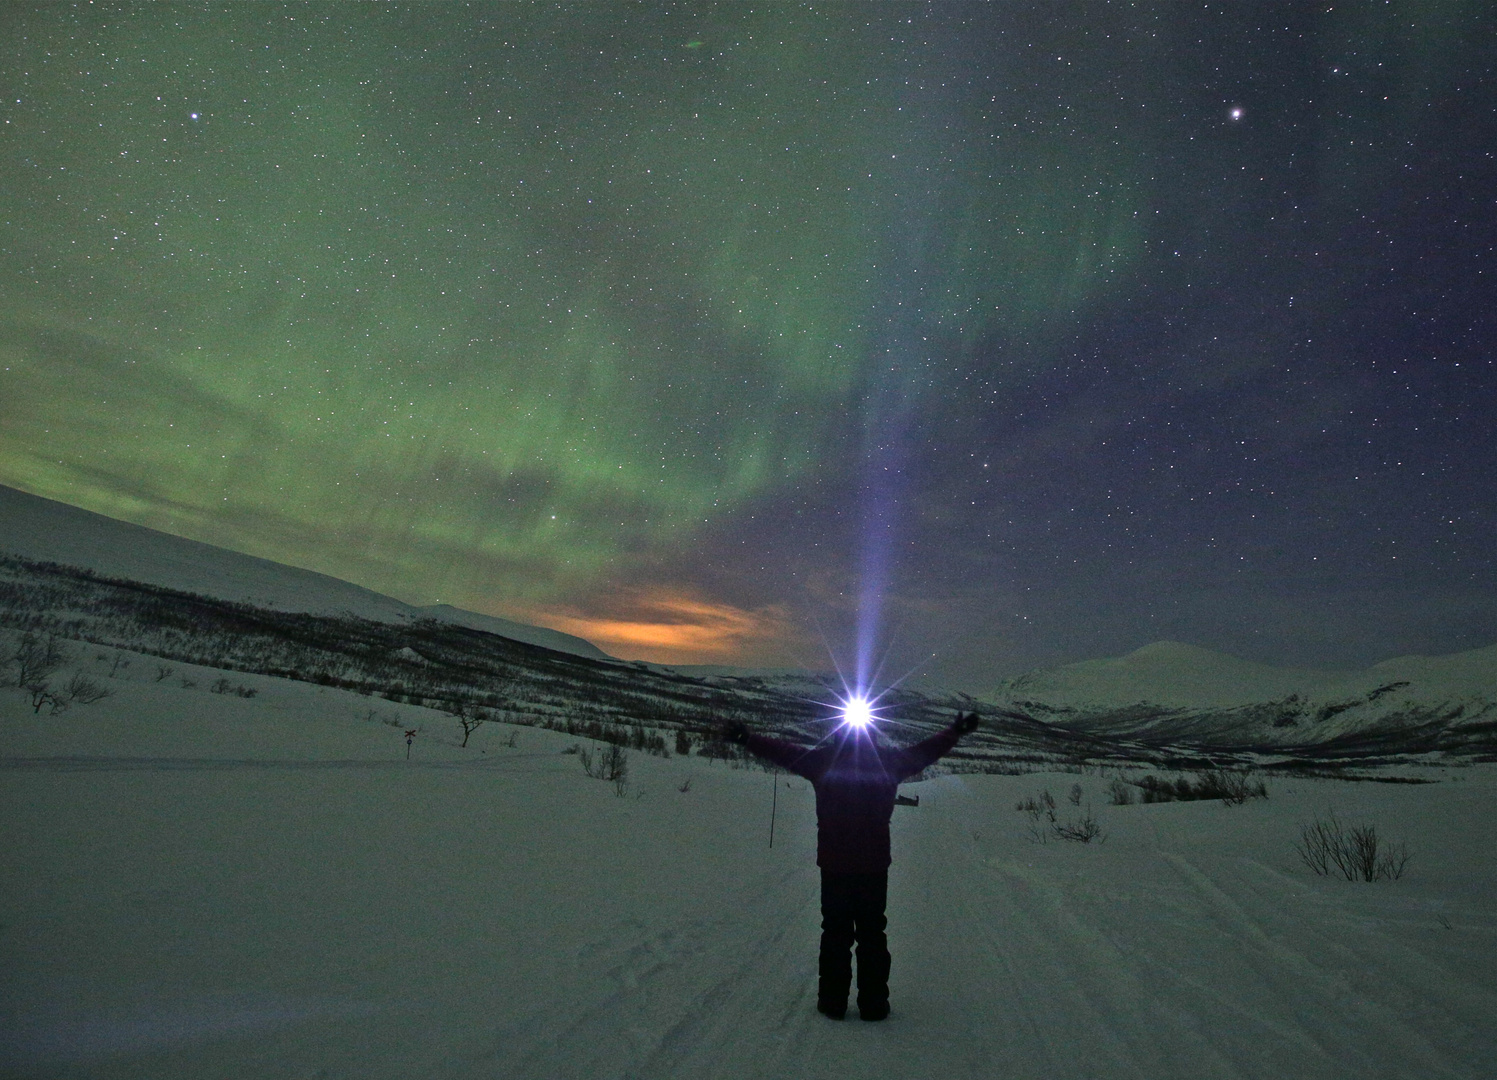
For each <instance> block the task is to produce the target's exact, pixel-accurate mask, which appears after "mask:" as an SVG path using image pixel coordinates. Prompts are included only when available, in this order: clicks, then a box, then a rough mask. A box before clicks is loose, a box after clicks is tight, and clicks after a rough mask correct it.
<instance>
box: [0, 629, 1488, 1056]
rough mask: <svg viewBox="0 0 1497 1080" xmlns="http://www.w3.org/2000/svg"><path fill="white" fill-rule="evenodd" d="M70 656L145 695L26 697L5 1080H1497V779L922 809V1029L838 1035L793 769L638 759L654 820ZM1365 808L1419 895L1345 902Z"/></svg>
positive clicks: (641, 787) (551, 756)
mask: <svg viewBox="0 0 1497 1080" xmlns="http://www.w3.org/2000/svg"><path fill="white" fill-rule="evenodd" d="M71 647H72V648H73V649H74V650H75V655H80V656H81V659H80V661H79V662H80V663H81V664H83V666H85V667H87V668H89V670H90V671H91V672H92V673H93V674H94V675H95V676H96V677H97V678H98V679H99V680H100V681H101V682H104V683H106V684H108V685H109V686H110V687H111V688H112V689H114V690H116V691H117V692H116V693H115V695H114V696H112V697H109V698H107V699H105V700H103V701H100V702H98V703H96V704H93V705H89V706H84V705H78V704H75V705H74V706H72V707H71V708H70V709H68V711H66V712H64V713H61V714H58V715H48V714H47V712H46V711H45V710H43V712H42V713H41V714H40V715H37V714H34V713H33V712H32V709H31V706H30V703H29V700H28V699H27V697H26V696H25V695H24V694H23V692H22V691H19V690H16V689H13V688H11V689H4V690H0V738H3V746H4V749H3V751H0V813H3V821H4V833H3V840H0V853H3V854H0V896H3V898H4V904H3V909H0V1072H3V1073H4V1074H5V1075H7V1076H17V1077H90V1078H110V1077H151V1078H162V1080H165V1078H173V1077H182V1078H191V1080H210V1078H216V1077H224V1078H236V1080H239V1078H244V1077H291V1078H310V1077H333V1078H342V1077H349V1078H353V1077H358V1078H383V1077H389V1078H392V1080H394V1078H400V1080H408V1078H414V1077H420V1078H433V1080H437V1078H480V1077H482V1078H490V1077H515V1078H521V1077H524V1078H533V1077H556V1078H568V1077H578V1078H600V1080H601V1078H610V1077H640V1078H650V1080H655V1078H667V1077H690V1078H692V1080H705V1078H711V1077H724V1078H726V1077H733V1078H743V1077H836V1078H839V1080H841V1078H848V1077H852V1078H863V1077H889V1078H894V1077H897V1078H900V1080H926V1078H930V1080H936V1078H942V1080H944V1078H949V1077H982V1078H991V1077H1005V1078H1007V1077H1033V1078H1036V1080H1040V1078H1043V1080H1055V1078H1057V1077H1083V1078H1089V1077H1096V1078H1107V1080H1114V1078H1121V1077H1146V1078H1148V1080H1161V1078H1169V1077H1182V1078H1183V1077H1191V1078H1196V1077H1264V1078H1275V1080H1278V1078H1283V1077H1296V1078H1315V1077H1346V1078H1351V1077H1357V1078H1365V1077H1388V1078H1399V1080H1404V1078H1410V1077H1420V1078H1423V1077H1469V1078H1489V1077H1491V1076H1493V1075H1494V1073H1493V1069H1494V1066H1493V1061H1494V1060H1497V843H1494V839H1493V835H1494V832H1493V826H1492V822H1493V820H1494V817H1497V814H1494V811H1497V770H1494V769H1493V767H1491V766H1473V767H1469V768H1452V769H1449V770H1444V771H1431V773H1430V775H1432V776H1437V777H1439V778H1440V781H1441V782H1439V783H1433V784H1423V785H1392V784H1373V783H1361V784H1352V783H1345V782H1335V781H1313V780H1280V779H1274V778H1269V781H1268V783H1269V790H1270V797H1269V798H1268V799H1267V800H1266V801H1264V800H1255V801H1251V802H1248V803H1247V804H1245V805H1242V806H1237V807H1227V806H1223V805H1222V804H1220V803H1217V802H1192V803H1167V804H1156V805H1134V806H1112V805H1109V804H1108V803H1107V800H1106V796H1105V789H1106V784H1107V782H1108V779H1109V777H1103V776H1098V775H1078V774H1066V773H1056V774H1032V775H1028V776H973V775H963V776H943V777H939V778H937V779H935V780H930V781H927V782H925V783H922V784H918V785H912V793H918V794H919V796H920V805H919V806H918V807H915V808H900V809H899V810H898V811H897V813H896V816H895V823H894V848H895V865H894V868H893V872H892V875H891V884H890V902H889V909H890V911H889V914H890V939H891V948H892V951H893V955H894V968H893V977H892V983H891V985H892V991H893V1014H892V1016H891V1017H890V1018H889V1020H888V1021H886V1022H884V1023H882V1024H864V1023H861V1022H859V1021H857V1020H856V1019H849V1020H848V1021H845V1022H842V1023H835V1022H832V1021H828V1020H826V1019H824V1018H823V1017H821V1016H819V1015H817V1013H816V1012H815V1009H814V994H815V951H816V940H817V933H818V930H817V919H818V915H817V880H818V879H817V874H816V870H815V868H814V865H813V851H814V820H813V808H812V804H811V798H810V792H809V791H808V790H807V787H806V785H805V784H804V783H802V782H801V781H799V780H794V779H791V780H789V781H787V780H786V779H785V778H784V777H783V776H781V777H780V778H779V780H778V783H779V784H780V787H779V789H778V793H777V804H778V809H777V822H776V833H775V846H774V847H773V848H772V849H771V848H770V847H769V846H768V843H767V840H768V829H769V818H770V804H771V784H772V783H774V782H775V781H774V779H773V778H771V777H770V776H769V775H768V774H766V773H763V772H760V771H757V770H731V769H728V768H726V767H725V766H723V765H722V764H721V763H719V764H718V765H716V766H711V765H709V764H708V763H707V762H706V761H705V760H703V759H701V758H697V757H689V758H683V757H672V758H670V759H668V760H662V759H658V758H649V757H645V756H643V755H640V754H632V755H631V758H630V766H631V774H630V783H629V788H628V791H627V793H626V795H625V797H622V798H620V797H618V796H617V795H616V794H615V791H614V788H613V786H612V785H609V784H606V783H603V782H600V781H597V780H591V779H588V778H587V777H586V776H584V775H583V772H582V770H581V768H580V767H579V763H578V759H577V757H576V756H575V755H569V754H565V753H563V750H565V749H566V748H567V747H568V746H569V745H570V744H571V743H572V741H573V740H571V739H570V738H567V737H565V736H562V735H559V734H555V733H552V732H547V731H542V730H538V729H531V728H509V727H506V726H503V725H496V724H490V725H487V726H485V727H483V728H481V729H479V731H478V732H477V733H476V734H475V735H474V736H473V739H472V742H471V744H470V746H469V748H468V749H466V750H461V749H459V748H458V747H457V746H456V743H457V742H458V740H459V736H460V732H459V731H458V728H457V722H456V720H454V719H453V718H451V717H446V716H442V715H440V714H437V713H433V712H428V711H426V710H422V709H418V708H415V707H411V706H404V705H396V704H392V703H390V702H386V701H381V700H378V699H369V698H363V697H359V696H357V695H353V694H349V693H345V692H342V691H337V690H332V689H324V688H317V687H314V686H311V685H308V684H302V683H291V682H284V681H280V680H276V679H271V678H266V677H258V676H253V675H244V674H239V673H231V674H230V676H229V678H230V679H231V681H232V682H233V683H234V684H235V685H244V686H245V687H246V688H247V689H254V690H256V691H258V692H257V694H256V695H255V696H254V697H252V698H244V697H239V696H235V695H234V694H214V693H210V692H209V689H208V688H209V686H210V685H211V684H212V682H213V681H214V680H215V679H216V678H217V677H218V675H219V673H218V672H214V671H210V670H194V669H191V668H188V667H185V666H183V665H175V668H176V670H174V671H173V672H172V673H171V675H170V676H168V677H166V678H165V679H162V680H161V681H156V674H157V666H158V663H159V662H158V661H156V660H154V659H153V658H149V657H137V658H135V660H134V662H132V664H131V665H130V666H129V667H128V668H123V669H121V670H119V671H118V672H116V675H115V677H114V678H112V679H111V678H109V677H108V676H107V674H106V671H107V668H108V667H109V666H111V665H110V664H108V663H106V662H102V661H99V660H97V659H96V658H95V655H94V653H93V651H92V650H90V651H89V652H88V653H87V654H83V653H81V649H82V647H81V646H78V645H77V644H76V643H73V644H72V645H71ZM110 655H111V656H112V655H113V654H112V653H111V654H110ZM184 678H185V679H186V680H187V681H190V682H193V683H194V684H195V685H192V686H183V685H182V682H183V680H184ZM371 710H372V711H371ZM407 729H417V730H418V731H419V734H418V735H417V736H416V739H415V743H414V746H413V747H412V750H411V758H410V761H409V762H407V761H406V744H405V740H404V732H405V731H406V730H407ZM511 735H514V742H515V745H514V746H509V745H507V744H508V742H509V739H510V736H511ZM688 781H689V790H685V791H683V790H681V789H682V788H683V787H684V786H686V785H687V782H688ZM1078 782H1079V783H1080V785H1081V787H1082V789H1083V805H1085V804H1086V803H1090V804H1091V806H1092V807H1093V809H1094V810H1095V813H1096V814H1097V815H1098V817H1099V818H1100V819H1101V821H1102V824H1103V827H1104V828H1105V829H1106V832H1107V836H1106V839H1105V841H1104V842H1101V843H1092V844H1089V845H1081V844H1072V843H1064V842H1060V841H1058V840H1052V841H1051V842H1049V843H1045V844H1037V843H1034V842H1033V841H1032V840H1031V839H1030V838H1029V836H1028V823H1029V822H1028V818H1027V817H1026V815H1024V814H1021V813H1017V812H1016V811H1015V809H1014V806H1015V803H1016V802H1017V801H1018V800H1020V799H1022V798H1024V797H1026V796H1031V795H1037V794H1038V793H1039V792H1040V791H1041V790H1043V789H1048V790H1049V791H1050V792H1052V793H1053V794H1054V795H1055V797H1056V799H1057V801H1058V802H1059V804H1060V807H1059V809H1060V812H1061V814H1062V817H1064V816H1065V815H1066V814H1068V813H1079V812H1080V811H1079V810H1073V809H1072V808H1071V806H1070V805H1069V803H1068V801H1067V799H1066V794H1067V792H1069V790H1070V788H1071V785H1072V784H1074V783H1078ZM1329 810H1335V811H1336V812H1337V813H1338V815H1340V816H1341V817H1342V818H1343V819H1344V820H1347V821H1370V822H1374V823H1376V824H1377V826H1378V828H1379V830H1380V832H1381V833H1383V834H1384V835H1385V836H1386V837H1388V838H1390V839H1393V840H1402V841H1405V842H1407V844H1408V846H1409V848H1410V849H1411V851H1412V852H1413V855H1414V857H1413V860H1412V862H1411V863H1410V865H1409V870H1408V873H1407V874H1406V876H1405V877H1404V878H1403V879H1402V880H1399V881H1395V882H1379V883H1376V884H1365V883H1350V882H1346V881H1342V880H1333V879H1329V878H1321V877H1315V876H1313V875H1312V874H1311V873H1310V872H1309V871H1308V870H1307V869H1306V868H1305V867H1304V866H1303V865H1302V864H1301V863H1300V862H1299V859H1298V857H1297V855H1296V854H1295V849H1294V842H1295V840H1296V838H1297V836H1298V825H1299V823H1301V822H1304V821H1308V820H1310V819H1311V818H1313V817H1314V816H1316V815H1317V814H1321V815H1323V814H1325V813H1326V812H1327V811H1329Z"/></svg>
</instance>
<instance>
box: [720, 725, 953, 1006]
mask: <svg viewBox="0 0 1497 1080" xmlns="http://www.w3.org/2000/svg"><path fill="white" fill-rule="evenodd" d="M976 729H977V714H976V713H966V714H962V713H958V714H957V717H956V721H955V722H954V723H953V724H952V725H951V726H950V727H948V728H946V729H945V730H944V731H941V732H938V733H937V734H935V735H932V736H931V737H930V738H928V739H925V740H923V741H921V742H918V743H915V744H914V745H913V746H908V747H903V748H900V747H895V746H888V745H886V744H884V743H882V742H881V741H880V740H879V738H878V737H877V735H876V734H875V733H874V730H873V723H872V718H871V717H870V716H869V715H868V713H867V710H866V709H865V710H861V715H859V714H858V713H857V712H850V714H849V717H848V718H846V719H844V721H843V722H842V723H841V724H839V725H838V726H837V727H836V728H835V729H834V730H833V731H832V733H831V735H829V736H828V737H827V738H826V739H824V740H822V741H821V742H819V743H817V744H816V745H815V746H811V747H804V746H799V745H796V744H795V743H790V742H785V741H784V740H782V739H776V738H772V737H770V736H768V735H760V734H758V733H756V732H751V731H749V730H748V728H747V727H746V726H745V725H744V724H742V723H741V722H737V723H733V724H730V725H729V726H728V728H727V731H726V734H727V738H728V739H729V740H730V741H732V742H735V743H737V744H739V745H741V746H743V747H744V748H745V749H747V750H748V751H749V752H750V753H751V754H754V755H756V756H758V757H761V758H763V759H765V760H766V761H769V762H771V763H773V764H775V765H778V766H779V767H780V768H782V769H786V770H788V771H789V772H793V773H795V774H796V775H797V776H801V777H804V778H805V779H806V780H809V781H810V782H811V786H812V788H813V789H814V790H815V792H816V865H817V866H819V867H820V868H821V954H820V959H819V964H818V975H819V979H818V983H817V992H816V1009H817V1011H818V1012H820V1013H822V1014H823V1015H825V1016H828V1017H831V1018H832V1019H833V1020H841V1019H842V1018H844V1017H845V1016H846V1015H847V998H848V994H849V993H850V991H851V989H852V947H853V944H854V942H856V944H857V957H858V1015H859V1016H860V1017H861V1018H862V1019H864V1020H882V1019H884V1018H885V1017H887V1016H888V1015H889V945H888V938H887V936H886V935H885V933H884V930H885V927H886V926H887V923H888V920H887V918H886V917H885V914H884V909H885V907H886V905H887V902H888V893H889V866H890V864H891V862H892V861H893V860H892V858H891V856H890V852H889V819H890V818H891V817H893V815H894V798H895V795H896V793H897V790H898V787H899V784H900V781H902V780H906V779H908V778H909V777H911V776H914V775H915V774H916V773H918V772H920V771H921V770H922V769H924V768H925V767H926V766H927V765H930V764H931V763H932V762H934V761H936V760H937V759H939V758H940V757H942V756H943V755H945V754H947V753H950V752H951V750H952V749H953V748H954V747H955V746H956V743H957V740H958V739H960V738H961V737H962V736H963V735H965V734H967V733H969V732H971V731H975V730H976Z"/></svg>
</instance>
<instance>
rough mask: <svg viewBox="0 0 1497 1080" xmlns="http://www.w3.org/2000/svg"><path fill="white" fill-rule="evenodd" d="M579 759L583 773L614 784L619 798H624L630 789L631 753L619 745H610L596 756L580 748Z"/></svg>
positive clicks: (578, 749) (578, 751)
mask: <svg viewBox="0 0 1497 1080" xmlns="http://www.w3.org/2000/svg"><path fill="white" fill-rule="evenodd" d="M577 757H578V759H579V760H580V761H581V762H582V771H583V772H585V773H587V775H588V776H591V777H592V778H593V779H595V780H606V781H608V782H609V783H611V784H613V786H614V790H615V792H616V793H617V794H618V796H619V798H623V796H624V792H626V791H627V790H628V788H629V751H627V750H625V749H624V748H623V747H622V746H620V745H619V744H618V743H608V744H607V745H605V746H604V747H603V748H602V749H601V750H599V751H598V752H597V753H596V754H595V753H594V752H593V751H591V750H584V749H583V748H582V747H580V746H579V747H578V748H577Z"/></svg>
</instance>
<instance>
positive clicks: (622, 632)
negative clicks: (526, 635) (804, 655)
mask: <svg viewBox="0 0 1497 1080" xmlns="http://www.w3.org/2000/svg"><path fill="white" fill-rule="evenodd" d="M620 599H622V600H623V603H621V604H619V605H618V606H619V607H622V608H623V609H624V610H621V611H616V612H613V613H610V614H607V615H590V614H582V613H561V612H553V611H535V612H532V613H531V615H530V617H531V618H532V619H533V620H534V621H536V622H539V623H541V624H543V625H545V626H549V627H551V628H552V629H553V630H561V631H563V632H565V633H568V634H575V635H577V636H578V637H580V638H585V639H586V640H588V641H591V642H592V643H593V644H594V645H596V646H598V648H600V649H602V650H603V651H604V652H607V653H610V654H611V655H613V656H617V657H619V658H620V659H622V660H648V661H652V662H654V663H660V664H734V665H743V666H756V665H763V666H770V665H777V664H786V663H790V664H794V663H796V660H795V659H794V657H795V656H796V655H797V654H798V653H799V652H800V649H799V648H797V646H799V645H800V644H801V641H800V638H801V635H800V634H799V633H798V632H797V631H796V630H795V628H794V627H793V626H792V625H791V623H790V621H789V619H788V618H787V617H786V615H785V612H784V611H783V610H781V609H780V608H778V607H773V606H771V607H765V608H757V609H753V610H749V609H745V608H740V607H735V606H733V605H732V604H723V603H714V602H711V601H707V600H701V599H697V598H695V597H690V596H683V595H680V594H675V593H651V594H644V595H638V596H630V597H624V598H620Z"/></svg>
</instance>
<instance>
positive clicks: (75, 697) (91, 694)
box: [63, 671, 114, 705]
mask: <svg viewBox="0 0 1497 1080" xmlns="http://www.w3.org/2000/svg"><path fill="white" fill-rule="evenodd" d="M63 693H64V694H66V695H67V699H68V701H70V702H71V701H76V702H78V703H79V704H80V705H92V704H93V703H94V702H96V701H103V700H104V699H105V698H107V697H108V696H109V695H110V694H112V693H114V691H112V690H107V689H105V688H104V687H102V686H100V685H99V684H98V683H96V682H94V681H93V680H92V679H90V678H89V677H88V676H87V675H85V674H83V672H81V671H75V672H74V673H73V677H72V678H71V679H69V680H68V684H67V686H65V687H63Z"/></svg>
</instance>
